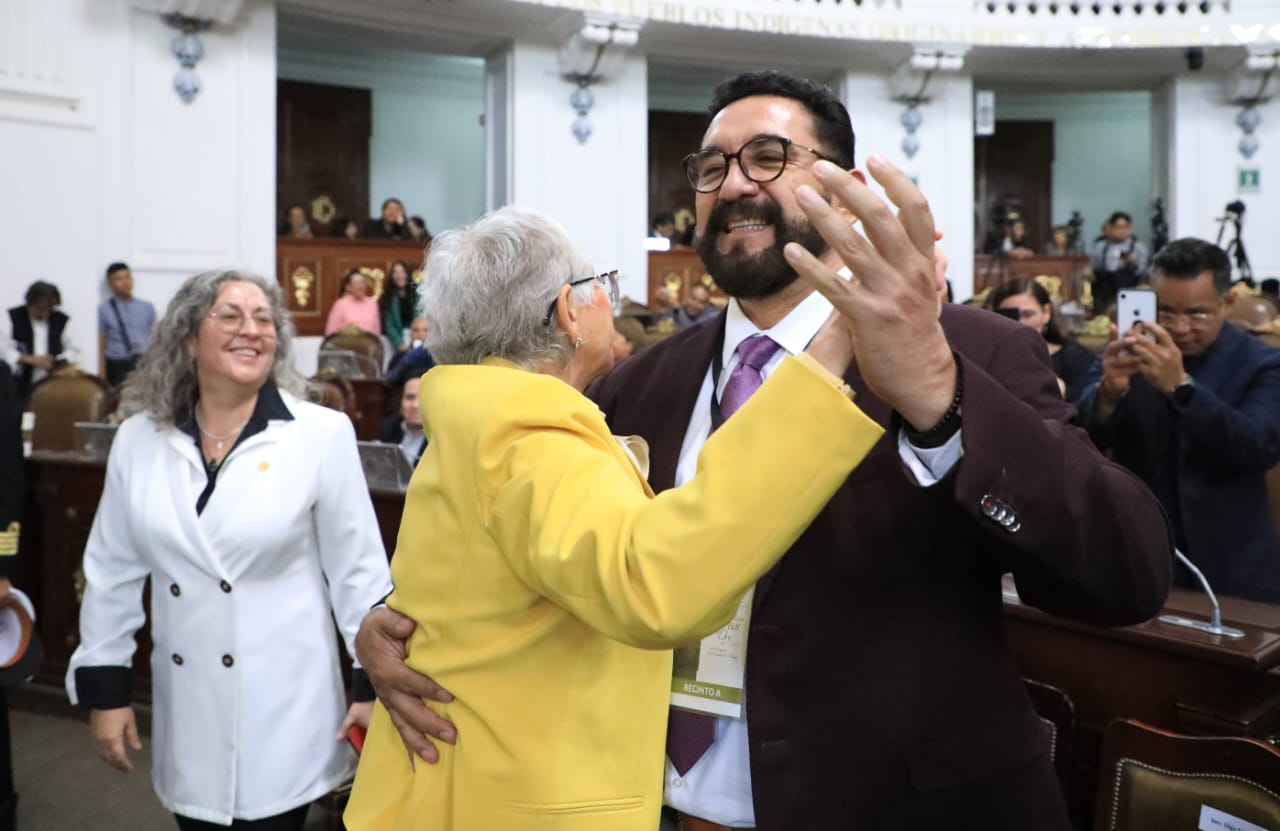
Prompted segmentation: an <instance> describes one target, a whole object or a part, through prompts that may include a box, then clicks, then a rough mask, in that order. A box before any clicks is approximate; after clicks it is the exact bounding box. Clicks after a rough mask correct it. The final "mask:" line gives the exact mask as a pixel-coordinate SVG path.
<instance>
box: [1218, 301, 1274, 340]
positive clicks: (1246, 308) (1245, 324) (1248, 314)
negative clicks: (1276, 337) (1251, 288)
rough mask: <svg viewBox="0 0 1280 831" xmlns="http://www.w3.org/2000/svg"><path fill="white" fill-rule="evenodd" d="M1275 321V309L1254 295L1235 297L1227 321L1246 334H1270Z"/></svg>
mask: <svg viewBox="0 0 1280 831" xmlns="http://www.w3.org/2000/svg"><path fill="white" fill-rule="evenodd" d="M1275 319H1276V307H1275V306H1272V305H1271V301H1270V300H1267V299H1266V298H1265V297H1259V296H1258V295H1256V294H1242V295H1237V296H1236V302H1235V303H1234V304H1233V305H1232V306H1231V313H1230V316H1229V317H1228V320H1229V321H1230V322H1231V323H1234V324H1236V325H1237V326H1239V327H1240V328H1242V329H1244V330H1245V331H1248V332H1270V331H1271V323H1272V321H1274V320H1275Z"/></svg>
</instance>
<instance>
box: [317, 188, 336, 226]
mask: <svg viewBox="0 0 1280 831" xmlns="http://www.w3.org/2000/svg"><path fill="white" fill-rule="evenodd" d="M337 213H338V206H337V205H335V204H333V197H331V196H330V195H329V194H327V193H326V194H324V195H323V196H317V197H316V198H315V199H312V200H311V216H312V218H313V219H315V220H316V221H317V222H321V223H324V224H325V225H328V224H329V223H330V222H332V221H333V218H334V216H336V215H337Z"/></svg>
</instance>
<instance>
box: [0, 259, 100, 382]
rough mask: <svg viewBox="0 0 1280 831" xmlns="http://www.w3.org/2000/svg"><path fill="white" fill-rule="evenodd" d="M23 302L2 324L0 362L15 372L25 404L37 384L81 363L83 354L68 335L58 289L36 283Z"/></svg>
mask: <svg viewBox="0 0 1280 831" xmlns="http://www.w3.org/2000/svg"><path fill="white" fill-rule="evenodd" d="M24 299H25V300H26V302H25V303H24V304H23V305H21V306H14V307H13V308H12V309H10V310H9V314H8V316H7V319H6V320H2V321H0V358H3V360H4V362H5V363H7V364H8V365H9V369H11V370H12V371H13V377H14V381H15V383H16V384H17V387H18V398H19V399H20V400H22V402H23V403H24V404H25V403H26V400H27V396H28V395H29V394H30V392H31V387H32V386H34V385H35V383H36V382H37V381H39V380H41V379H42V378H44V377H45V376H46V375H48V374H49V373H50V372H51V371H52V370H53V369H54V368H55V367H58V366H61V365H63V364H67V363H75V362H76V361H78V360H79V359H80V350H79V349H78V348H77V347H76V345H75V344H74V343H72V341H71V333H70V332H68V331H67V321H68V320H69V319H70V318H68V317H67V315H66V314H65V313H63V312H61V311H59V310H58V306H60V305H62V293H61V292H59V291H58V287H57V286H55V285H54V284H53V283H46V282H45V281H43V280H37V281H35V282H34V283H32V284H31V285H30V286H29V287H28V288H27V293H26V297H25V298H24ZM6 330H7V331H6Z"/></svg>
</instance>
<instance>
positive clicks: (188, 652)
mask: <svg viewBox="0 0 1280 831" xmlns="http://www.w3.org/2000/svg"><path fill="white" fill-rule="evenodd" d="M292 340H293V324H292V323H291V322H290V320H289V317H288V314H287V312H286V311H285V309H284V305H283V302H282V295H281V291H280V288H279V286H278V285H276V284H275V283H274V282H272V281H268V280H265V279H263V278H262V277H259V276H256V275H253V274H247V273H244V272H237V271H222V272H208V273H205V274H200V275H198V276H195V277H192V278H191V279H189V280H187V282H186V283H185V284H184V285H183V286H182V288H181V289H179V291H178V293H177V295H176V296H175V297H174V299H173V301H172V302H171V303H170V305H169V309H168V311H167V312H166V313H165V316H164V319H163V320H162V321H161V322H160V324H159V326H158V327H157V330H156V334H155V336H154V337H153V339H152V341H151V345H150V346H149V347H148V349H147V352H146V354H145V355H144V356H143V357H142V360H141V363H140V364H139V366H138V368H137V370H136V371H135V372H134V373H133V374H132V375H131V376H130V378H129V380H128V382H127V383H126V384H125V387H124V390H123V393H122V408H123V409H124V410H125V413H126V415H128V418H127V419H126V420H125V421H124V423H123V424H122V425H121V426H120V429H119V432H118V433H117V435H116V438H115V442H114V444H113V445H112V448H111V455H110V457H109V459H108V461H107V480H106V488H105V489H104V491H103V494H102V501H101V502H100V503H99V506H98V512H97V515H96V517H95V519H94V523H93V529H92V531H91V533H90V536H89V543H88V546H87V548H86V549H85V554H84V574H85V579H86V587H85V594H84V602H83V605H82V606H81V609H80V645H79V647H77V649H76V651H75V654H74V655H73V656H72V659H71V665H70V668H69V669H68V671H67V690H68V692H69V693H70V695H71V699H72V701H73V702H75V703H79V704H82V705H84V706H86V707H89V708H90V722H89V726H90V733H91V736H92V740H93V745H94V748H95V750H96V751H97V753H98V754H99V755H100V756H101V757H102V758H103V759H104V760H105V761H106V762H107V763H108V764H110V765H112V766H113V767H116V768H118V769H120V770H122V771H126V772H127V771H130V770H132V763H131V761H130V760H129V756H128V749H129V748H132V749H134V750H138V749H140V748H141V743H140V742H139V739H138V730H137V726H136V723H135V719H134V713H133V709H132V707H131V706H130V692H131V689H132V679H131V665H132V662H133V657H134V656H133V653H134V648H135V643H134V637H133V636H134V633H135V632H136V631H137V630H138V628H139V627H140V626H141V625H142V623H143V621H144V619H145V618H144V611H143V604H142V588H143V584H144V583H145V581H146V580H147V578H150V579H151V594H150V606H151V639H152V642H153V644H154V646H153V648H152V651H151V678H152V718H153V722H152V730H153V738H154V745H153V768H152V781H153V784H154V785H155V790H156V793H157V794H158V795H159V797H160V801H161V802H162V803H163V804H164V806H165V807H166V808H167V809H169V810H170V811H172V812H174V814H175V815H176V816H177V822H178V826H179V828H181V829H198V828H216V827H225V826H227V825H231V826H232V827H246V828H254V829H271V830H272V831H296V830H297V829H301V828H302V825H303V822H304V821H305V816H306V811H307V807H308V805H309V803H310V802H312V801H313V800H315V799H316V798H317V797H319V796H321V795H323V794H325V793H326V792H328V791H329V790H331V789H333V788H334V787H335V786H337V785H338V784H340V783H341V782H343V781H344V780H345V779H346V778H347V777H348V776H349V775H350V773H351V770H352V767H353V764H354V761H355V760H354V756H353V754H352V753H351V751H350V750H349V749H348V748H347V747H346V746H345V744H340V743H339V742H337V741H335V731H336V732H337V733H338V734H339V736H342V735H343V734H344V733H345V731H346V728H347V727H348V726H349V725H350V724H352V723H365V724H367V722H368V714H369V712H370V710H371V709H372V704H371V703H370V700H371V699H372V691H371V690H370V689H369V687H368V683H367V681H365V682H364V683H363V684H361V683H359V682H358V679H357V683H356V685H355V686H356V689H357V695H356V698H357V700H358V701H357V703H355V704H352V705H351V706H350V707H349V708H348V706H347V703H346V697H345V692H344V685H343V682H342V678H341V673H340V669H339V662H338V646H337V643H336V640H335V639H334V636H333V620H334V619H335V618H336V620H337V622H338V628H339V630H340V631H341V633H342V635H343V637H344V639H345V640H346V643H347V647H348V649H349V650H351V649H352V639H353V638H354V635H355V632H356V629H357V627H358V626H359V623H360V618H361V617H362V615H363V613H364V612H365V611H366V610H367V609H368V608H369V607H370V606H371V605H373V604H374V603H376V602H377V601H378V600H379V598H381V597H383V596H384V595H385V594H386V592H387V591H388V590H389V589H390V583H389V579H388V571H387V562H386V555H385V552H384V551H383V548H382V543H381V541H380V537H379V533H378V526H377V522H376V520H375V518H374V513H373V506H372V504H371V502H370V499H369V493H368V491H367V489H366V487H365V484H364V477H363V475H362V473H361V467H360V462H359V459H358V457H357V453H356V444H355V434H354V431H353V429H352V426H351V422H350V421H349V420H348V419H347V418H346V416H344V415H342V414H341V413H337V412H333V411H331V410H326V409H324V408H322V407H319V406H317V405H315V404H311V403H308V402H306V401H304V400H302V398H301V397H300V396H301V395H302V393H303V391H304V387H305V384H304V382H303V380H302V378H301V377H300V376H299V375H298V374H297V373H296V372H295V371H294V370H293V369H292V368H291V366H290V354H289V353H290V347H291V345H292ZM344 714H345V718H344Z"/></svg>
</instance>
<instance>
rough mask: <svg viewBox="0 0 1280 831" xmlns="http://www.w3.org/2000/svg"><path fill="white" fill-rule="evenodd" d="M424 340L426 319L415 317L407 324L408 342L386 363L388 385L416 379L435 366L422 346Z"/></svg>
mask: <svg viewBox="0 0 1280 831" xmlns="http://www.w3.org/2000/svg"><path fill="white" fill-rule="evenodd" d="M426 340H427V321H426V318H422V317H415V318H414V319H413V322H412V323H410V324H409V342H408V343H407V344H406V345H405V349H404V351H396V352H394V353H392V355H391V360H390V362H388V363H387V376H386V381H387V383H388V384H403V383H404V379H406V378H409V377H413V378H416V377H418V376H420V375H422V373H424V372H426V371H427V370H428V369H431V367H433V366H435V365H436V364H435V361H433V360H431V353H430V352H428V351H427V347H426V346H425V345H424V344H425V343H426ZM392 379H398V380H392Z"/></svg>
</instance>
